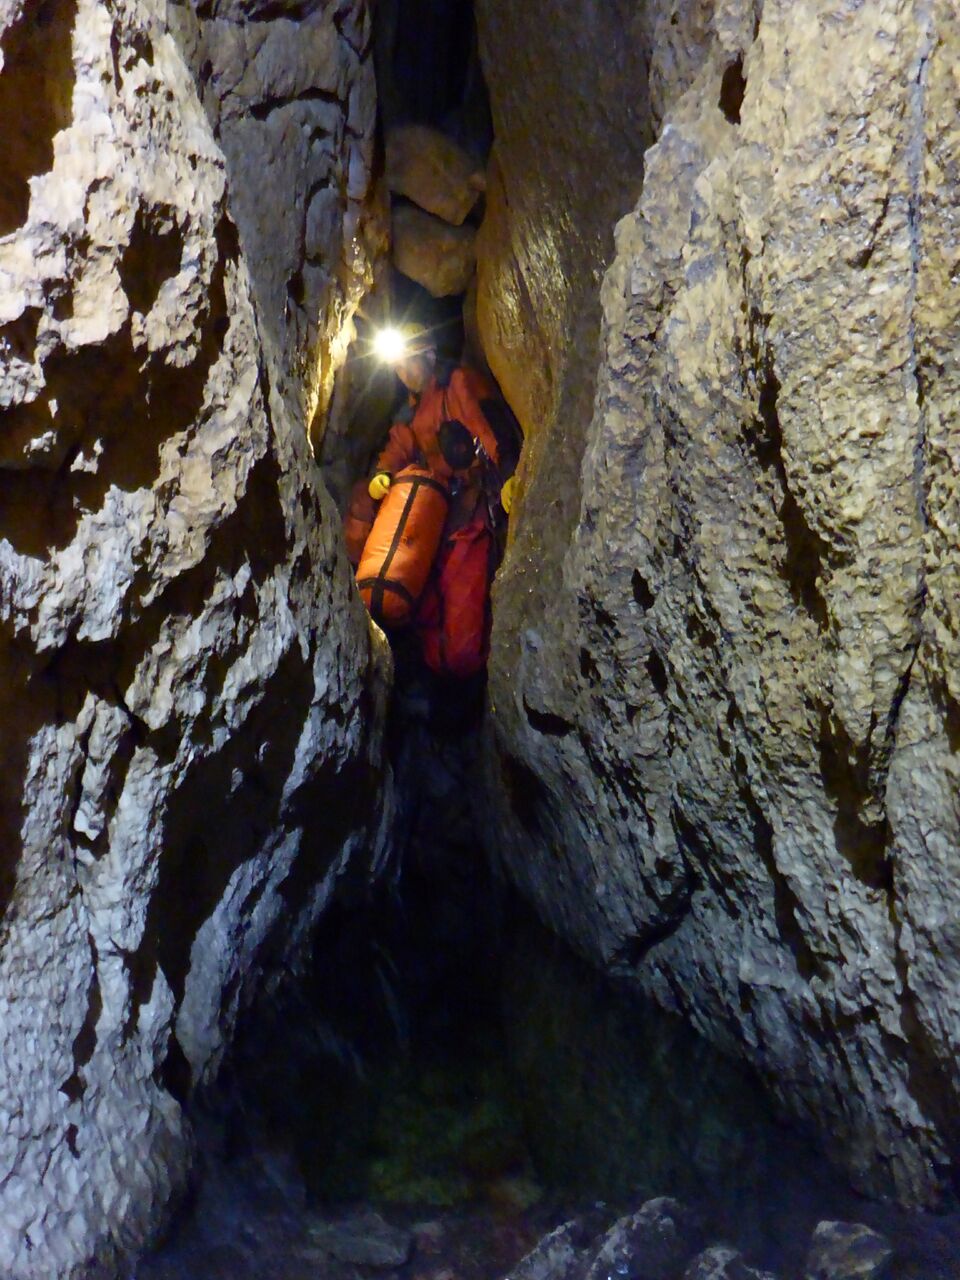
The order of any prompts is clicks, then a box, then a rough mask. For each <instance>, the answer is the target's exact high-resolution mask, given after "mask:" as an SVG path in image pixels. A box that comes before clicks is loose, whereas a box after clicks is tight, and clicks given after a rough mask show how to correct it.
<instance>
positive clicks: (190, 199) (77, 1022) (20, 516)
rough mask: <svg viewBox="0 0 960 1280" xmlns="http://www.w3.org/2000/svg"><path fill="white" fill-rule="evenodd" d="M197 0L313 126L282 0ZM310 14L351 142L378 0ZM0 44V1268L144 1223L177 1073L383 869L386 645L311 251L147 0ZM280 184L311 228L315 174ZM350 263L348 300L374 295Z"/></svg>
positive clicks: (10, 11)
mask: <svg viewBox="0 0 960 1280" xmlns="http://www.w3.org/2000/svg"><path fill="white" fill-rule="evenodd" d="M214 8H217V9H218V10H219V13H218V15H215V16H214V17H213V18H212V19H211V22H219V21H221V19H222V21H223V22H224V23H226V24H228V26H227V28H226V29H224V30H223V31H220V29H219V28H218V36H222V38H223V39H224V40H225V41H227V42H228V43H229V41H230V39H236V40H241V39H242V40H243V41H244V42H246V43H245V44H244V48H245V49H246V51H247V54H249V55H251V59H252V60H251V62H250V63H249V64H248V65H247V66H246V68H245V69H244V71H243V75H244V76H245V77H249V80H250V82H251V83H254V82H255V84H256V86H260V87H263V86H266V85H267V84H268V83H269V84H270V86H271V87H270V90H269V92H270V93H271V94H275V95H277V96H279V97H283V96H284V95H287V96H289V97H290V98H291V99H292V100H293V101H294V106H292V107H290V108H284V107H279V108H277V111H276V112H274V110H273V102H272V99H269V100H264V99H263V98H260V99H256V101H258V102H259V104H260V106H261V107H264V108H269V111H268V116H267V120H265V121H264V124H266V123H267V121H268V120H271V119H273V118H274V115H276V116H279V117H282V116H283V112H284V111H285V110H288V111H289V114H290V125H289V128H290V130H291V137H290V138H287V143H288V144H289V145H291V146H292V145H294V141H295V138H296V137H299V136H302V135H303V133H304V131H305V130H307V131H309V127H310V126H309V122H308V121H307V120H306V117H303V118H301V116H299V115H298V114H297V111H298V110H299V108H297V106H296V101H297V100H298V95H301V94H303V95H305V97H306V100H307V101H308V102H310V103H311V104H313V103H315V102H316V101H319V99H317V98H316V97H315V94H314V89H313V88H312V87H311V86H310V84H304V83H302V82H301V80H299V79H298V76H300V74H301V70H300V63H299V62H297V60H296V58H288V57H287V52H286V51H287V50H288V49H289V48H290V47H291V46H292V45H293V44H295V43H296V36H297V30H298V29H299V28H298V27H297V23H296V22H295V21H294V18H291V19H290V20H289V21H288V20H287V19H284V18H282V17H276V16H272V17H270V19H269V20H267V19H266V17H265V19H264V21H262V22H260V21H257V20H256V19H255V15H253V14H252V13H248V12H247V11H246V10H245V9H244V8H243V7H242V6H234V7H233V8H231V7H230V6H228V5H220V6H214ZM307 8H308V9H310V7H309V6H308V7H307ZM234 10H235V11H234ZM311 11H312V13H313V16H312V17H311V16H310V14H309V13H308V14H307V16H303V6H297V7H296V8H292V9H291V13H292V14H294V15H300V17H301V18H302V21H303V23H304V24H305V25H304V27H303V40H304V42H305V43H306V44H309V45H310V48H311V49H312V50H313V51H314V52H315V53H316V58H315V59H314V61H313V64H312V65H313V67H314V70H315V71H316V68H317V67H332V68H333V70H330V75H331V78H332V79H333V81H334V83H333V84H332V85H331V88H330V93H331V95H332V96H331V99H330V101H329V102H328V103H325V107H326V109H327V110H328V111H329V115H330V129H331V130H332V131H333V132H334V133H335V134H337V133H338V131H339V134H340V135H342V136H343V138H344V139H346V137H347V135H348V134H350V133H351V129H352V128H353V126H351V124H350V121H351V119H354V117H353V116H352V115H351V109H352V104H353V101H354V97H353V95H354V90H355V89H356V90H357V92H358V94H359V95H360V98H359V99H358V101H361V102H362V101H363V100H364V99H363V95H364V93H365V92H366V90H364V88H363V86H364V84H366V79H365V77H366V74H367V73H366V72H365V71H363V70H362V69H361V65H362V64H361V58H362V47H363V31H364V30H365V29H366V25H367V17H366V14H365V6H364V4H363V3H362V2H361V0H358V2H357V3H356V4H353V5H349V4H345V3H341V4H338V5H334V6H326V7H325V8H324V10H323V15H325V17H324V18H323V21H324V23H325V25H323V26H322V28H321V24H320V17H321V16H323V15H321V14H319V12H318V11H316V9H315V8H314V9H312V10H311ZM270 13H271V14H272V15H276V6H271V9H270ZM181 16H182V15H181ZM246 17H250V18H251V21H250V23H249V24H245V22H244V21H243V19H245V18H246ZM0 48H2V53H3V69H2V75H0V116H2V118H3V120H4V122H5V130H6V126H7V123H8V122H9V123H10V132H9V134H6V135H5V141H4V166H3V178H2V185H0V233H2V239H0V406H2V410H3V412H2V415H0V425H2V431H0V723H2V726H3V729H2V734H0V755H2V768H0V1118H2V1124H0V1169H2V1170H3V1174H2V1177H0V1272H2V1273H3V1275H4V1276H9V1277H14V1278H18V1280H19V1278H21V1277H22V1278H24V1280H26V1278H34V1277H36V1278H37V1280H40V1278H41V1277H42V1278H43V1280H50V1277H53V1276H56V1277H68V1276H69V1277H72V1276H81V1275H85V1274H87V1272H88V1270H90V1269H91V1268H92V1267H93V1265H94V1262H95V1261H99V1262H100V1263H102V1264H104V1265H107V1264H109V1263H111V1261H115V1260H117V1259H119V1258H120V1257H122V1256H123V1255H124V1254H127V1253H129V1252H131V1251H133V1250H135V1249H137V1248H138V1247H139V1246H140V1245H141V1244H142V1243H143V1242H144V1241H145V1240H147V1239H149V1238H150V1236H151V1234H152V1233H153V1232H154V1231H155V1230H156V1229H157V1227H158V1226H159V1225H160V1223H161V1222H162V1220H163V1217H164V1215H165V1213H166V1212H167V1209H168V1206H169V1203H170V1201H171V1199H172V1198H173V1197H175V1195H176V1194H177V1192H178V1189H179V1188H180V1187H181V1186H182V1184H183V1181H184V1177H185V1173H186V1170H187V1167H188V1161H189V1155H190V1138H189V1134H188V1132H187V1130H186V1127H185V1124H184V1120H183V1117H182V1113H181V1109H180V1103H179V1101H178V1099H182V1098H183V1097H184V1095H185V1092H186V1091H187V1090H188V1089H189V1088H190V1086H191V1085H195V1084H197V1083H198V1082H200V1081H203V1080H205V1079H207V1078H209V1077H210V1075H211V1074H212V1073H213V1071H214V1070H215V1069H216V1067H217V1064H218V1062H219V1061H220V1058H221V1055H222V1053H223V1050H224V1047H225V1044H226V1042H227V1040H228V1038H229V1036H230V1033H231V1028H232V1026H233V1023H234V1019H235V1016H236V1014H237V1011H238V1010H239V1009H240V1008H241V1007H242V1006H243V1005H245V1004H246V1003H248V1002H249V1001H250V1000H251V998H252V996H253V995H254V994H255V992H256V991H257V989H258V986H262V983H263V981H264V980H265V977H269V975H271V974H273V973H274V972H276V970H277V969H278V968H279V966H280V965H281V964H282V965H284V966H291V965H293V966H295V964H296V958H297V954H298V949H299V947H300V946H301V944H302V943H303V942H304V941H305V938H306V935H307V933H308V931H309V929H310V928H311V926H312V925H313V923H314V922H315V921H316V919H317V917H318V915H319V914H320V912H321V911H322V910H323V907H324V905H325V904H326V903H327V902H328V901H329V899H330V897H331V894H332V892H333V889H334V885H335V882H336V880H337V878H338V877H339V876H340V875H341V874H343V873H344V872H345V871H348V870H349V868H350V866H352V865H355V864H356V865H357V872H356V874H364V866H365V863H364V861H363V859H368V858H369V856H370V855H369V850H370V849H371V848H374V849H375V848H376V846H377V840H378V838H379V837H378V828H379V824H380V823H381V821H382V820H383V818H384V809H383V806H382V803H381V801H380V799H379V796H380V788H381V786H382V770H383V766H382V761H381V753H380V738H379V734H380V728H379V725H380V711H381V710H382V708H381V707H380V704H381V703H382V700H383V692H382V691H383V688H384V683H385V665H386V658H385V657H384V655H383V653H382V652H381V651H380V650H379V648H377V646H376V645H375V643H374V641H373V640H372V639H371V634H370V631H369V628H368V624H367V620H366V617H365V615H364V611H363V609H362V607H361V606H360V604H359V601H358V600H357V599H356V596H355V593H354V591H353V589H352V586H351V582H350V574H349V570H348V567H347V565H346V563H345V560H344V558H343V556H342V554H341V553H340V551H339V549H338V544H339V537H338V522H337V518H336V513H335V511H334V510H333V509H332V504H331V502H330V501H329V499H328V497H327V496H326V494H325V493H324V492H323V491H322V489H321V488H320V486H319V485H318V482H317V481H316V478H315V470H314V467H313V463H312V459H311V456H310V451H309V446H308V442H307V439H306V426H305V417H304V415H305V411H306V409H307V408H308V407H309V401H310V398H311V395H313V394H314V389H311V387H310V386H307V387H306V388H305V389H304V388H303V387H301V386H300V385H299V384H298V382H297V379H296V371H297V369H298V368H300V367H302V366H304V365H305V363H306V362H307V360H308V357H311V356H312V353H313V352H314V350H315V349H317V348H318V347H319V348H323V347H324V343H326V345H327V347H333V346H335V345H336V341H337V340H339V335H340V328H339V326H335V327H334V329H333V331H332V332H331V333H330V334H329V335H328V336H327V338H325V339H321V337H320V336H319V334H320V328H319V326H316V327H315V331H311V332H308V331H307V330H305V329H303V328H301V327H299V325H300V321H299V320H297V319H296V317H295V315H294V314H293V312H291V314H290V315H289V316H287V317H286V318H285V317H284V315H283V309H282V305H281V306H280V308H279V310H278V309H277V304H278V302H279V297H278V290H280V287H281V286H280V283H279V282H280V281H282V280H285V279H286V278H287V275H286V273H287V272H288V271H289V265H290V262H291V261H293V260H294V258H295V257H296V255H297V253H301V254H305V253H306V250H305V248H304V245H303V243H302V242H298V246H299V247H298V246H295V245H294V244H293V243H292V242H289V241H288V240H287V239H286V238H285V234H284V235H283V236H278V240H277V244H276V245H275V246H271V245H268V244H266V243H265V242H261V241H258V240H257V239H256V235H255V234H254V230H252V229H251V228H253V224H254V223H255V216H254V213H252V212H251V209H253V208H254V207H255V206H256V205H257V201H258V200H259V201H262V200H264V199H265V198H266V195H265V193H264V192H263V190H262V189H260V190H258V192H257V193H256V196H254V195H251V194H250V193H249V192H248V191H246V190H245V188H244V186H243V184H244V182H245V181H246V180H247V178H246V177H245V175H244V174H243V173H241V174H239V175H234V174H233V173H232V172H231V170H230V162H229V157H228V159H227V160H226V161H225V158H224V152H223V151H221V149H220V147H219V146H218V145H217V142H216V140H215V138H214V134H213V131H212V129H211V125H210V122H209V120H208V118H207V116H206V115H205V113H204V110H203V108H202V106H201V103H200V100H199V98H198V95H197V92H196V89H195V86H194V80H193V76H192V74H191V72H190V70H189V68H188V65H187V63H186V61H185V59H184V57H183V55H182V53H181V50H180V48H179V46H178V44H177V41H176V40H175V39H174V37H173V36H172V35H171V33H170V31H169V29H168V27H167V21H166V15H165V11H164V8H163V6H162V5H160V4H158V3H153V2H152V0H119V2H118V3H115V4H112V5H109V6H108V5H103V4H99V3H96V0H26V3H19V2H18V0H0ZM207 48H208V59H209V64H210V68H211V69H212V68H213V67H214V66H221V65H223V66H226V65H228V64H229V65H230V66H231V67H234V66H235V65H237V66H239V63H237V64H234V63H233V62H230V60H229V58H228V57H227V55H226V54H223V55H222V57H221V53H219V52H217V50H218V48H219V46H218V45H217V42H216V41H215V40H214V39H213V37H212V36H211V37H210V43H209V44H208V46H207ZM258 57H259V58H260V61H259V62H258V61H257V58H258ZM218 59H220V61H218ZM325 60H328V61H325ZM264 64H266V65H264ZM205 65H206V64H205ZM324 74H326V72H325V73H324ZM284 77H287V78H288V79H287V80H285V79H284ZM201 79H202V75H201ZM260 91H261V89H260V88H257V90H256V92H257V93H259V92H260ZM263 91H264V92H266V89H265V88H264V89H263ZM324 92H325V91H324ZM225 96H226V94H225ZM254 99H255V95H254V94H253V92H252V91H251V97H250V100H251V101H253V100H254ZM358 110H361V114H362V107H358ZM251 112H252V113H253V112H254V108H252V107H251ZM338 120H339V123H337V121H338ZM238 127H239V125H238ZM356 127H357V138H358V139H360V138H361V137H363V138H366V137H367V135H366V133H364V128H365V126H361V125H359V124H358V125H357V126H356ZM225 129H226V126H225V125H224V126H223V130H222V133H223V136H224V137H225V136H226V135H225V132H224V131H225ZM291 139H293V140H291ZM355 150H356V152H357V154H358V158H357V160H356V168H355V170H354V167H353V166H354V159H353V157H354V153H355ZM365 163H366V161H365V158H364V153H363V148H362V146H361V145H360V142H359V141H358V142H357V146H356V148H354V145H353V142H352V141H351V143H350V145H349V146H346V144H345V146H344V148H342V149H341V150H339V151H338V152H336V154H332V155H331V159H330V165H331V173H332V177H331V183H332V185H334V186H335V187H337V189H338V190H341V189H344V187H346V189H347V190H348V192H350V191H352V192H353V193H354V194H352V195H348V199H347V201H346V203H345V204H340V205H339V206H338V209H337V211H336V213H335V214H334V215H331V227H330V234H329V238H328V239H324V238H323V237H321V238H320V239H322V241H323V246H324V247H323V249H322V252H321V250H320V249H319V248H318V249H317V254H318V255H320V256H318V257H317V258H316V259H315V260H316V262H318V263H319V262H321V261H322V263H323V268H322V269H323V271H324V272H326V273H327V274H328V275H329V276H330V278H331V279H333V278H334V277H336V278H337V279H339V280H341V281H342V280H343V279H344V278H345V277H347V278H349V277H350V274H351V273H353V274H354V275H360V276H362V275H363V273H364V268H362V267H358V264H357V261H355V260H354V259H353V258H351V257H350V256H349V254H350V246H351V245H353V243H354V240H353V235H352V233H351V232H350V231H349V227H350V225H351V219H352V218H353V217H354V215H355V213H356V211H357V210H359V208H360V201H361V199H362V195H361V192H362V190H363V189H364V182H363V178H362V176H361V170H362V168H363V166H364V165H365ZM271 182H272V184H273V186H272V192H271V198H272V199H273V200H274V201H275V202H277V203H278V204H283V205H284V207H285V208H286V207H287V206H288V204H289V209H290V218H291V219H292V220H296V219H297V218H298V217H299V218H300V220H301V221H303V220H304V215H305V213H306V211H307V210H308V208H309V207H311V201H312V199H313V196H309V195H308V192H307V190H306V189H301V186H300V185H294V186H293V187H291V188H290V189H287V188H285V187H284V186H283V185H282V182H281V180H280V177H279V176H278V174H277V173H274V174H273V175H272V176H271ZM297 182H298V183H299V179H298V180H297ZM310 182H311V183H315V182H316V183H319V179H316V178H311V179H310ZM311 191H314V188H313V187H311ZM319 191H320V186H319V185H317V186H316V188H315V194H316V193H318V192H319ZM351 202H353V203H351ZM234 212H235V215H236V218H235V220H234ZM237 225H239V226H240V232H241V233H240V235H239V236H238V233H237ZM319 243H320V240H318V241H317V244H318V245H319ZM345 245H346V249H345V248H344V246H345ZM304 263H306V258H304ZM317 269H318V270H320V268H319V267H318V268H317ZM303 271H304V273H305V279H306V273H307V271H308V265H304V266H303ZM336 289H338V290H340V292H339V293H338V294H337V293H336V290H335V291H334V294H336V297H339V299H340V301H339V302H332V303H331V307H332V308H333V311H334V312H336V311H337V309H338V308H340V310H341V311H342V312H344V320H345V313H346V310H347V308H348V305H349V298H350V297H351V296H354V297H355V295H356V293H357V291H358V290H357V288H356V287H355V286H353V285H349V284H348V285H347V286H345V287H344V286H342V285H337V286H336ZM351 289H352V290H353V294H352V295H351ZM334 294H331V297H333V296H334ZM306 297H307V290H306V287H305V291H304V298H305V299H306ZM317 297H319V294H318V295H316V297H314V303H316V300H317ZM314 303H311V305H314ZM305 306H306V303H304V307H305ZM328 320H329V316H328ZM308 830H309V833H310V834H309V836H308V835H306V834H305V833H306V832H307V831H308Z"/></svg>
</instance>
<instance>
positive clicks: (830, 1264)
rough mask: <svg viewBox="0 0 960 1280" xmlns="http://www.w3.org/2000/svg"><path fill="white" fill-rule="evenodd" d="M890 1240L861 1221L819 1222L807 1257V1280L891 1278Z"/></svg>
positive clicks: (873, 1279)
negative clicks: (863, 1224)
mask: <svg viewBox="0 0 960 1280" xmlns="http://www.w3.org/2000/svg"><path fill="white" fill-rule="evenodd" d="M892 1259H893V1249H892V1248H891V1247H890V1243H889V1241H887V1240H885V1239H884V1237H883V1236H881V1235H879V1234H878V1233H877V1232H876V1231H871V1230H870V1228H869V1227H865V1226H862V1225H861V1224H860V1223H858V1222H821V1223H818V1225H817V1229H816V1231H814V1233H813V1240H812V1241H811V1243H810V1254H809V1257H808V1258H807V1267H806V1276H807V1280H882V1278H883V1277H884V1276H889V1275H890V1274H891V1271H890V1263H891V1261H892Z"/></svg>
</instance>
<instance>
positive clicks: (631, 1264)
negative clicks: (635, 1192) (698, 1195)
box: [586, 1196, 701, 1280]
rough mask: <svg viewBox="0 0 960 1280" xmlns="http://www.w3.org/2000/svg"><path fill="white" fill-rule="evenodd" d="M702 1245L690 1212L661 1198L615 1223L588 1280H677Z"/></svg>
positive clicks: (680, 1205) (666, 1198)
mask: <svg viewBox="0 0 960 1280" xmlns="http://www.w3.org/2000/svg"><path fill="white" fill-rule="evenodd" d="M700 1245H701V1232H700V1226H699V1223H698V1222H697V1221H696V1219H695V1218H694V1216H693V1214H692V1213H691V1212H690V1210H689V1209H687V1208H685V1207H684V1206H683V1205H682V1204H680V1203H679V1202H678V1201H676V1200H672V1199H670V1198H669V1197H668V1196H659V1197H657V1198H656V1199H655V1200H648V1201H647V1202H646V1204H644V1205H642V1206H641V1207H640V1208H639V1209H638V1210H637V1212H636V1213H632V1214H628V1215H627V1216H626V1217H624V1218H620V1219H619V1221H617V1222H615V1223H614V1225H613V1226H612V1227H611V1228H610V1230H609V1231H608V1232H607V1233H606V1236H605V1237H604V1240H603V1243H602V1245H601V1246H600V1249H599V1251H598V1253H597V1255H596V1257H595V1258H594V1260H593V1262H592V1264H591V1266H590V1269H589V1271H588V1272H587V1276H586V1280H673V1278H674V1277H675V1276H677V1275H679V1274H680V1273H681V1271H682V1268H683V1265H684V1263H685V1262H686V1261H687V1260H688V1259H689V1258H690V1257H691V1256H692V1255H693V1254H694V1253H695V1252H696V1251H697V1249H698V1248H699V1247H700Z"/></svg>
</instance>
